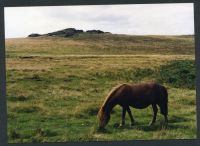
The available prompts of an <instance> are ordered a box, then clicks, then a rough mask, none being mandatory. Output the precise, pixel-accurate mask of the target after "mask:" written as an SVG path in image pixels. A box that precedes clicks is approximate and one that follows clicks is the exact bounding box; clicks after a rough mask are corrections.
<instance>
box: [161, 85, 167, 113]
mask: <svg viewBox="0 0 200 146" xmlns="http://www.w3.org/2000/svg"><path fill="white" fill-rule="evenodd" d="M160 93H161V97H162V100H163V104H164V105H163V106H164V109H163V111H162V110H161V113H163V114H166V115H167V114H168V92H167V89H166V88H165V87H164V86H160Z"/></svg>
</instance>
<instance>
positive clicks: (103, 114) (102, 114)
mask: <svg viewBox="0 0 200 146" xmlns="http://www.w3.org/2000/svg"><path fill="white" fill-rule="evenodd" d="M97 117H98V119H99V128H100V129H103V128H105V126H106V125H107V124H108V121H109V120H110V113H108V112H107V111H105V110H104V109H103V108H100V110H99V112H98V115H97Z"/></svg>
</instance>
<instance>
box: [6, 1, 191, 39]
mask: <svg viewBox="0 0 200 146" xmlns="http://www.w3.org/2000/svg"><path fill="white" fill-rule="evenodd" d="M193 13H194V12H193V4H137V5H98V6H53V7H17V8H5V32H6V34H5V35H6V37H7V38H10V37H25V36H27V35H28V34H30V33H48V32H52V31H55V30H60V29H64V28H68V27H74V28H77V29H84V30H88V29H101V30H103V31H110V32H112V33H120V34H135V35H150V34H161V35H164V34H165V35H180V34H193V33H194V14H193Z"/></svg>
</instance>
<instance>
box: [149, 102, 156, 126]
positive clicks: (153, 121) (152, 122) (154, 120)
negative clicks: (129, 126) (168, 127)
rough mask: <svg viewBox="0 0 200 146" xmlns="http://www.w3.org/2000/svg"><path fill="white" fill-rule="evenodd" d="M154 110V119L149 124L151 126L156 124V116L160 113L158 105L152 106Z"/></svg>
mask: <svg viewBox="0 0 200 146" xmlns="http://www.w3.org/2000/svg"><path fill="white" fill-rule="evenodd" d="M152 108H153V119H152V121H151V122H150V124H149V125H150V126H151V125H153V124H154V123H155V122H156V116H157V113H158V108H157V106H156V104H152Z"/></svg>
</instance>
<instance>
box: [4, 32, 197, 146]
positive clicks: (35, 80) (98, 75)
mask: <svg viewBox="0 0 200 146" xmlns="http://www.w3.org/2000/svg"><path fill="white" fill-rule="evenodd" d="M179 60H180V61H179ZM177 62H179V63H177ZM180 64H181V67H183V70H184V71H183V70H180V69H179V67H180ZM6 68H7V107H8V140H9V143H19V142H20V143H26V142H66V141H107V140H109V141H110V140H136V139H137V140H138V139H145V140H147V139H148V140H151V139H195V138H196V133H197V125H196V91H195V86H194V78H195V76H194V73H195V69H194V38H193V36H128V35H112V34H102V35H94V34H93V35H80V36H76V37H72V38H59V37H40V38H18V39H7V40H6ZM166 73H168V74H166ZM179 73H180V74H179ZM170 75H171V76H172V77H171V78H169V79H167V77H166V76H168V77H169V76H170ZM151 81H155V82H159V83H162V84H163V85H165V86H166V87H167V89H168V92H169V125H168V127H163V124H162V123H163V117H162V116H161V115H160V114H158V118H157V122H156V124H155V125H154V126H151V127H149V126H148V123H149V122H150V120H151V118H152V110H151V108H150V107H148V108H146V109H143V110H137V109H133V108H132V109H131V110H132V112H133V115H134V117H135V120H136V125H135V126H134V127H130V126H129V124H130V120H129V117H128V116H127V117H126V119H127V120H126V121H127V122H126V126H125V127H124V128H114V126H113V125H114V124H115V123H119V122H120V121H121V108H120V107H119V106H116V107H115V108H114V110H113V112H112V114H111V120H110V122H109V123H108V125H107V127H106V131H104V132H102V131H101V132H100V131H98V130H97V125H98V121H97V117H96V114H97V112H98V109H99V107H100V105H101V104H102V102H103V101H104V98H105V96H106V95H107V94H108V92H109V91H110V90H111V89H112V88H113V87H114V86H116V85H119V84H121V83H125V82H127V83H141V82H151Z"/></svg>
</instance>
